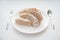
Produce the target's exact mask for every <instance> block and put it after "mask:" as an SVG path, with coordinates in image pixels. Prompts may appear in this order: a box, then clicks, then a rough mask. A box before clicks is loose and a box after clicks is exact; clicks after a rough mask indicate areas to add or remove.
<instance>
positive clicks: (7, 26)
mask: <svg viewBox="0 0 60 40" xmlns="http://www.w3.org/2000/svg"><path fill="white" fill-rule="evenodd" d="M11 14H13V10H11V11H10V13H9V15H10V16H9V17H11ZM9 21H10V19H9ZM8 28H9V22H8V23H7V25H6V30H8Z"/></svg>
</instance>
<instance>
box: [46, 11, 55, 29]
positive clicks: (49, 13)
mask: <svg viewBox="0 0 60 40" xmlns="http://www.w3.org/2000/svg"><path fill="white" fill-rule="evenodd" d="M47 15H48V16H49V17H50V20H51V15H52V11H51V10H48V11H47ZM51 25H52V27H53V30H55V25H54V24H52V22H51Z"/></svg>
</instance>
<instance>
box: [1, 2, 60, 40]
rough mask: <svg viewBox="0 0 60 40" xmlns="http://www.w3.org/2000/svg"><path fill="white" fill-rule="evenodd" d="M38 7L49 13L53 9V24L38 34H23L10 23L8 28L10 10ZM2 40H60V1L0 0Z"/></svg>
mask: <svg viewBox="0 0 60 40" xmlns="http://www.w3.org/2000/svg"><path fill="white" fill-rule="evenodd" d="M31 7H36V8H39V9H41V10H43V11H44V12H45V13H47V10H48V9H51V10H52V12H53V14H52V23H53V24H54V25H55V30H53V27H52V26H48V28H47V29H46V30H45V31H43V32H41V33H38V34H32V35H29V34H23V33H20V32H18V31H16V30H15V29H13V28H12V26H11V24H9V28H8V30H6V24H7V22H8V20H9V13H10V10H13V11H17V10H20V9H24V8H31ZM0 40H60V2H59V1H0Z"/></svg>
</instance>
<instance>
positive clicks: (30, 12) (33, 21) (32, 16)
mask: <svg viewBox="0 0 60 40" xmlns="http://www.w3.org/2000/svg"><path fill="white" fill-rule="evenodd" d="M18 14H19V15H20V17H21V18H23V19H28V20H29V21H23V20H21V19H16V23H17V24H20V25H28V26H38V25H40V23H41V21H42V19H43V18H42V15H41V13H40V12H39V11H38V9H36V8H29V9H25V10H23V11H21V12H19V13H18Z"/></svg>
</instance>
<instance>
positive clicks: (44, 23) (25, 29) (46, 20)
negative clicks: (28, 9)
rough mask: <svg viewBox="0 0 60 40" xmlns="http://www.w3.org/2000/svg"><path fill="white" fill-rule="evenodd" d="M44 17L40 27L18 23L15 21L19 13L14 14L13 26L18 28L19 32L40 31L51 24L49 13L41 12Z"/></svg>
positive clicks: (31, 32) (12, 18)
mask: <svg viewBox="0 0 60 40" xmlns="http://www.w3.org/2000/svg"><path fill="white" fill-rule="evenodd" d="M41 15H42V17H43V21H42V23H41V25H40V26H38V27H28V26H21V25H17V24H16V23H15V19H16V18H17V17H18V16H17V14H14V15H13V16H12V17H11V23H12V25H13V27H14V28H15V29H16V30H18V31H19V32H22V33H27V34H33V33H39V32H41V31H43V30H45V29H46V28H47V26H48V24H49V17H48V15H47V14H45V13H43V12H42V13H41Z"/></svg>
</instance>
